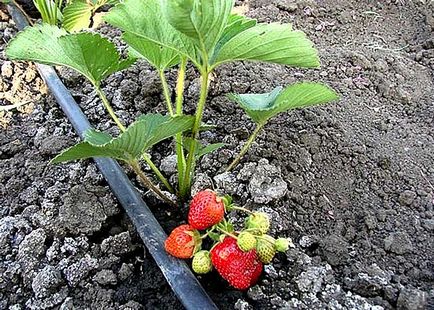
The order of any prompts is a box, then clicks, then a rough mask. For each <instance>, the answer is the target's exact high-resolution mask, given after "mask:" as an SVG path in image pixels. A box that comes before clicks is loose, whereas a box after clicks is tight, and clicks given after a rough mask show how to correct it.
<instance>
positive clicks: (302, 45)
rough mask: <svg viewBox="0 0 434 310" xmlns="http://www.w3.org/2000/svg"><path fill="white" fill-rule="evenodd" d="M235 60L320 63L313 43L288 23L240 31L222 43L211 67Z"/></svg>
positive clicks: (260, 25)
mask: <svg viewBox="0 0 434 310" xmlns="http://www.w3.org/2000/svg"><path fill="white" fill-rule="evenodd" d="M236 60H250V61H263V62H270V63H277V64H284V65H289V66H298V67H307V68H308V67H318V66H319V60H318V55H317V51H316V50H315V48H313V46H312V42H311V41H309V40H308V39H307V38H306V35H305V34H304V33H303V32H301V31H295V30H292V28H291V26H290V25H288V24H258V25H256V26H254V27H250V28H247V29H246V30H244V31H241V32H240V33H238V34H237V35H235V36H234V37H232V39H230V40H229V41H228V42H227V43H226V44H224V45H223V46H222V48H221V50H220V51H219V53H218V55H216V57H215V62H214V63H213V64H212V66H213V67H215V66H217V65H220V64H222V63H225V62H230V61H236Z"/></svg>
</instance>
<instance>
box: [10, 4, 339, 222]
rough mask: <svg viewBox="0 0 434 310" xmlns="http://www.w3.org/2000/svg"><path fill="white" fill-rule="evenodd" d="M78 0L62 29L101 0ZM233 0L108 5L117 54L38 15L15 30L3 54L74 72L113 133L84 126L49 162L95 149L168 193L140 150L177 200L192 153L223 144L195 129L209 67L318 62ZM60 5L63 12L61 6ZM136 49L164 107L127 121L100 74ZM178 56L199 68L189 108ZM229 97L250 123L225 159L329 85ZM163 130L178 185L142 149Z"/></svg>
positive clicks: (301, 37) (132, 57)
mask: <svg viewBox="0 0 434 310" xmlns="http://www.w3.org/2000/svg"><path fill="white" fill-rule="evenodd" d="M79 3H81V2H72V4H70V5H74V4H76V5H77V6H80V5H81V6H82V8H83V11H80V10H79V9H77V10H76V11H74V10H72V13H71V14H70V15H71V16H73V17H75V18H76V19H77V21H76V22H77V25H81V26H80V27H78V26H77V27H78V28H74V26H71V25H72V24H71V25H70V26H68V27H67V28H68V30H71V31H75V30H77V29H81V28H82V26H86V24H88V19H89V18H88V17H89V13H88V12H89V10H90V12H91V13H93V12H94V11H95V10H96V7H99V6H100V5H101V3H106V2H101V1H97V2H92V3H90V2H86V4H87V6H88V7H87V8H86V13H85V14H84V13H83V12H84V11H85V8H84V6H83V3H81V4H80V5H79ZM90 4H92V5H90ZM233 7H234V0H213V1H210V0H125V1H123V2H121V3H119V4H117V5H116V6H115V7H113V8H112V9H111V10H110V11H109V13H108V14H106V15H105V17H104V19H105V21H106V22H108V23H109V24H111V25H112V26H114V27H117V28H119V29H120V30H121V31H122V39H123V41H124V42H125V43H126V44H127V45H128V56H127V57H122V56H121V54H120V53H119V52H118V51H117V49H116V47H115V45H114V44H113V43H111V42H110V41H109V40H107V39H106V38H103V37H102V36H100V35H98V34H95V33H88V32H78V33H68V32H67V30H64V29H59V28H58V27H56V26H52V25H46V24H43V25H36V26H34V27H30V28H27V29H25V30H24V31H22V32H21V33H20V34H18V36H17V37H16V38H15V39H14V40H12V41H11V42H10V43H9V46H8V48H7V50H6V54H7V55H8V57H9V58H11V59H16V60H32V61H36V62H40V63H44V64H50V65H62V66H67V67H69V68H72V69H74V70H76V71H78V72H80V73H81V74H83V75H84V76H85V77H86V78H87V79H88V80H89V81H90V83H91V84H92V85H93V86H94V88H95V91H96V93H97V94H98V96H99V97H100V99H101V102H102V104H103V105H104V107H105V109H106V110H107V112H108V114H109V115H110V117H111V118H112V120H113V121H114V122H115V124H116V125H117V126H118V128H119V131H120V135H119V136H117V137H112V136H110V135H108V134H107V133H103V132H98V131H94V130H92V131H89V132H88V133H87V134H86V136H85V140H84V142H81V143H79V144H77V145H76V146H73V147H72V148H69V149H67V150H65V151H64V152H63V153H62V154H60V155H59V156H57V157H56V158H55V159H54V160H53V162H55V163H58V162H64V161H70V160H77V159H84V158H89V157H95V156H97V157H98V156H100V157H112V158H116V159H119V160H122V161H124V162H126V163H127V164H128V165H129V166H130V167H131V168H132V169H133V170H134V171H135V172H136V173H137V174H138V176H139V178H140V179H141V180H142V181H143V183H144V184H145V186H146V187H147V188H150V189H151V190H152V191H153V192H155V193H156V194H157V195H158V196H159V197H160V198H162V199H163V200H165V201H166V202H171V203H172V200H171V199H170V198H168V197H167V195H166V194H165V193H163V192H162V191H161V190H160V188H159V187H158V186H157V185H155V184H153V183H152V181H151V180H150V179H149V177H148V176H146V175H145V173H143V171H142V170H141V167H140V161H142V160H143V161H144V162H145V163H146V164H147V165H149V167H150V168H151V169H152V170H153V172H154V173H155V175H156V176H157V177H158V179H159V181H160V182H161V183H162V184H163V185H164V186H165V188H166V189H167V190H168V191H170V192H171V193H173V194H177V196H178V198H179V199H180V200H184V201H185V200H186V199H187V198H188V197H189V195H190V188H191V184H192V180H193V178H194V170H195V166H196V163H197V160H198V159H199V158H200V157H201V156H203V155H205V154H207V153H209V152H212V151H215V150H217V149H218V148H220V147H222V146H224V145H223V144H222V143H217V144H209V145H202V144H201V143H200V142H199V134H200V131H202V130H207V129H208V128H207V127H206V126H204V125H203V124H202V116H203V113H204V109H205V106H206V102H207V96H208V90H209V87H210V83H211V80H212V74H213V72H214V71H215V70H216V68H218V67H219V66H220V65H222V64H226V63H231V62H235V61H256V62H267V63H275V64H280V65H286V66H292V67H302V68H315V67H318V66H319V60H318V55H317V51H316V50H315V48H314V47H313V46H312V42H310V41H309V40H308V39H307V38H306V36H305V34H304V33H303V32H301V31H298V30H294V29H292V27H291V25H289V24H278V23H270V24H267V23H257V22H256V20H254V19H250V18H247V17H244V16H240V15H236V14H232V13H231V12H232V9H233ZM80 12H82V13H80ZM65 15H68V14H66V12H65ZM80 18H82V19H80ZM138 59H142V60H145V61H147V62H149V63H150V64H151V65H152V66H153V67H154V68H155V70H156V71H157V73H158V75H159V77H160V80H161V85H162V92H163V95H164V100H165V103H166V106H167V114H168V115H167V116H163V115H159V114H150V115H144V116H141V117H140V118H139V119H138V120H136V121H135V122H134V123H132V124H130V125H129V126H127V125H125V124H124V123H123V122H122V121H121V120H120V119H119V118H118V117H117V115H116V112H115V111H114V110H113V108H112V107H111V105H110V102H109V101H108V99H107V97H106V95H105V93H104V91H103V88H102V84H103V81H104V79H105V78H106V77H107V76H109V75H110V74H113V73H114V72H116V71H120V70H123V69H125V68H127V67H128V66H130V65H131V64H133V63H134V62H135V61H136V60H138ZM188 64H192V65H193V66H194V67H195V68H196V69H197V72H198V73H199V74H200V77H201V78H200V79H201V88H200V94H199V100H198V102H197V107H196V112H195V114H194V115H193V116H187V115H184V108H183V98H184V96H183V93H184V86H185V79H186V68H187V65H188ZM173 67H177V68H178V78H177V82H176V85H174V86H173V87H172V88H173V91H174V92H175V95H176V96H175V98H174V100H172V99H173V98H172V90H171V86H170V85H169V84H168V82H167V79H166V76H165V73H166V71H167V70H169V69H171V68H173ZM231 98H232V99H234V100H235V101H236V102H238V103H239V104H240V105H241V107H242V108H243V109H244V110H245V111H246V113H247V114H248V115H249V116H250V117H251V118H252V120H253V121H254V122H256V124H257V127H256V129H255V131H254V132H253V133H252V136H251V137H250V138H249V140H248V141H247V142H246V143H245V145H244V147H243V148H242V150H241V152H240V154H239V155H238V156H237V157H236V159H235V160H234V162H233V163H232V164H231V165H230V166H229V167H228V169H232V168H233V167H234V166H235V165H236V164H237V163H238V162H239V160H240V159H241V157H242V156H243V155H244V154H245V153H246V152H247V150H248V148H249V146H250V145H251V143H252V142H253V140H254V139H255V137H256V136H257V134H258V133H259V131H260V130H261V129H262V128H263V127H264V125H265V124H266V123H267V122H268V121H269V120H270V119H271V118H272V117H273V116H275V115H277V114H278V113H282V112H285V111H288V110H290V109H294V108H302V107H306V106H311V105H315V104H320V103H326V102H329V101H331V100H334V99H336V95H335V93H334V92H333V91H332V90H331V89H330V88H328V87H326V86H324V85H322V84H318V83H300V84H295V85H292V86H288V87H286V88H285V89H282V88H277V89H275V90H274V91H272V92H271V93H267V94H241V95H236V94H232V95H231ZM170 137H174V140H175V152H176V155H177V170H178V186H173V185H172V184H170V183H169V181H168V180H167V178H166V177H165V176H164V175H163V173H161V171H160V170H159V169H158V167H157V166H156V165H155V164H154V162H153V161H152V159H151V158H150V156H149V154H148V151H149V150H150V148H151V147H152V146H154V145H155V144H156V143H158V142H160V141H162V140H163V139H167V138H170ZM217 205H218V203H217ZM218 219H219V218H216V219H213V220H218ZM200 220H201V219H200ZM204 223H206V225H208V224H209V223H213V221H212V220H209V219H206V221H204ZM204 225H205V224H204ZM200 227H202V226H200Z"/></svg>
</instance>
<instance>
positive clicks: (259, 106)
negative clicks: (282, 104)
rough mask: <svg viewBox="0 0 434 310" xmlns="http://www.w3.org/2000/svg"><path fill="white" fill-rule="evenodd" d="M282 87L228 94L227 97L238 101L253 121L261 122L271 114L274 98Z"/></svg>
mask: <svg viewBox="0 0 434 310" xmlns="http://www.w3.org/2000/svg"><path fill="white" fill-rule="evenodd" d="M282 89H283V87H281V86H278V87H276V88H275V89H273V90H272V91H271V92H269V93H263V94H229V95H228V97H229V99H231V100H233V101H235V102H236V103H238V104H239V105H240V106H241V107H242V108H243V109H244V111H246V113H247V115H248V116H250V118H251V119H252V120H253V121H254V122H256V123H261V122H263V121H266V120H267V119H268V118H270V117H271V116H272V115H273V113H274V110H273V107H274V104H275V102H276V98H277V96H279V94H280V92H281V91H282Z"/></svg>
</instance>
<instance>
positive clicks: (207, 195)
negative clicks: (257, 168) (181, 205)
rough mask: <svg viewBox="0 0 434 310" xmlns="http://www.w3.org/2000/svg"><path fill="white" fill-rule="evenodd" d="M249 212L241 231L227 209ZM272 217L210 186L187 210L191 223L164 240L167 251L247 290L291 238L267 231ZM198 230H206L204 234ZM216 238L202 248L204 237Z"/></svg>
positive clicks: (199, 270) (287, 246)
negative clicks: (217, 191) (222, 194)
mask: <svg viewBox="0 0 434 310" xmlns="http://www.w3.org/2000/svg"><path fill="white" fill-rule="evenodd" d="M232 210H240V211H244V212H247V213H249V216H248V217H247V219H246V221H245V225H244V229H243V230H242V231H235V230H234V227H233V225H232V224H231V223H230V222H228V221H227V220H226V219H225V217H224V215H225V212H228V211H232ZM269 228H270V219H269V218H268V216H267V215H266V214H265V213H262V212H251V211H249V210H246V209H244V208H241V207H238V206H236V205H234V204H232V201H231V198H230V197H228V196H225V197H219V196H217V195H216V193H215V192H213V191H211V190H204V191H201V192H199V193H197V194H196V195H195V196H194V197H193V199H192V201H191V203H190V209H189V213H188V224H184V225H180V226H178V227H177V228H175V229H174V230H173V231H172V232H171V234H170V235H169V237H168V238H167V240H166V242H165V248H166V251H167V252H168V253H169V254H171V255H173V256H175V257H178V258H183V259H188V258H192V257H193V261H192V268H193V271H194V272H196V273H198V274H205V273H208V272H210V271H211V270H212V268H213V266H214V268H215V269H216V270H217V271H218V273H219V274H220V275H221V276H222V277H223V278H224V279H225V280H227V281H228V282H229V284H230V285H232V286H233V287H235V288H237V289H240V290H245V289H247V288H249V287H250V286H252V285H254V284H255V283H256V282H257V280H258V278H259V276H260V275H261V273H262V269H263V264H269V263H270V262H271V261H272V259H273V257H274V255H275V254H276V252H285V251H286V250H288V248H289V246H290V245H291V244H292V243H291V241H290V239H285V238H278V239H274V238H273V237H271V236H269V235H267V234H266V233H267V232H268V230H269ZM199 230H206V232H205V233H204V234H203V235H202V234H201V233H200V232H199ZM207 237H209V238H211V239H212V240H214V242H215V243H214V245H213V246H212V248H211V250H209V251H208V250H201V247H202V241H203V240H204V239H205V238H207Z"/></svg>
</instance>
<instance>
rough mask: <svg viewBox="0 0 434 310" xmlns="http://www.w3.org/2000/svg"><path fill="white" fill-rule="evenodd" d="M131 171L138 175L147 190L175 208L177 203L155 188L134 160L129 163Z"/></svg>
mask: <svg viewBox="0 0 434 310" xmlns="http://www.w3.org/2000/svg"><path fill="white" fill-rule="evenodd" d="M129 165H130V167H131V169H133V171H134V172H135V173H136V174H137V176H138V177H139V179H140V181H141V182H142V183H143V185H145V187H146V188H149V189H150V190H151V191H152V192H154V193H155V194H156V195H157V196H158V197H159V198H160V199H161V200H163V201H164V202H166V203H168V204H170V205H172V206H175V207H176V202H175V201H173V200H172V199H170V198H169V197H167V196H166V195H165V194H164V193H163V192H162V191H161V190H160V189H159V188H158V187H157V186H155V185H154V184H153V183H152V181H151V180H150V179H149V178H148V177H147V176H146V175H145V173H144V172H143V170H142V169H141V168H140V164H139V162H138V161H137V160H132V161H130V162H129Z"/></svg>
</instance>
